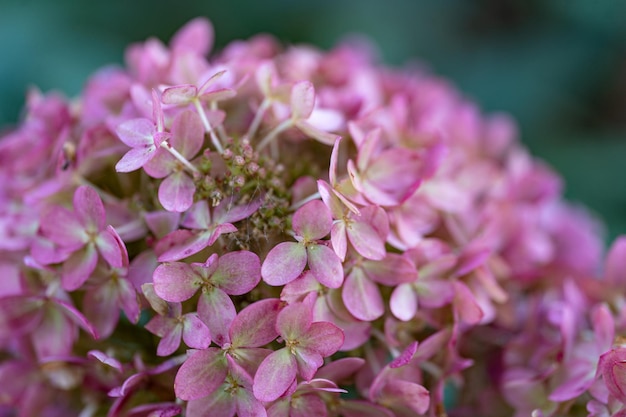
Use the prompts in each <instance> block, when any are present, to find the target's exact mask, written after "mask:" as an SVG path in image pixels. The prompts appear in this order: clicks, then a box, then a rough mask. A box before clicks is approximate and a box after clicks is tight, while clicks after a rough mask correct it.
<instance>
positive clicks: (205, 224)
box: [181, 200, 213, 229]
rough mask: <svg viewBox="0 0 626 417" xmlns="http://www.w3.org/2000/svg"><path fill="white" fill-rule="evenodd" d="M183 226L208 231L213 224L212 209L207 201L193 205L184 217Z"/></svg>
mask: <svg viewBox="0 0 626 417" xmlns="http://www.w3.org/2000/svg"><path fill="white" fill-rule="evenodd" d="M181 224H182V225H183V226H185V227H187V228H189V229H208V228H210V227H211V225H212V224H213V221H212V220H211V209H210V208H209V203H208V201H207V200H200V201H198V202H197V203H195V204H194V205H192V206H191V207H190V208H189V210H188V211H187V213H185V215H184V217H183V221H182V222H181Z"/></svg>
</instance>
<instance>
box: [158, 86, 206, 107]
mask: <svg viewBox="0 0 626 417" xmlns="http://www.w3.org/2000/svg"><path fill="white" fill-rule="evenodd" d="M197 94H198V87H196V86H195V85H192V84H180V85H175V86H173V87H168V88H166V89H165V90H163V94H162V95H161V102H162V103H163V104H174V105H183V104H188V103H191V101H192V100H193V99H194V98H196V95H197Z"/></svg>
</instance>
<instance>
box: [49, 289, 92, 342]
mask: <svg viewBox="0 0 626 417" xmlns="http://www.w3.org/2000/svg"><path fill="white" fill-rule="evenodd" d="M51 300H52V301H54V303H55V304H56V305H57V306H58V307H59V308H60V309H61V310H62V311H63V313H64V315H65V316H66V317H67V318H69V319H70V320H71V321H72V322H74V323H76V324H77V325H78V326H80V328H81V329H83V330H85V331H86V332H87V333H89V334H90V335H91V337H93V338H94V339H97V338H98V337H100V336H99V335H98V332H97V331H96V328H95V327H94V326H93V325H92V324H91V323H90V322H89V320H87V318H86V317H85V316H84V315H83V313H81V312H80V311H79V310H78V309H77V308H76V307H74V306H73V305H72V304H70V303H68V302H67V301H64V300H59V299H58V298H53V299H51Z"/></svg>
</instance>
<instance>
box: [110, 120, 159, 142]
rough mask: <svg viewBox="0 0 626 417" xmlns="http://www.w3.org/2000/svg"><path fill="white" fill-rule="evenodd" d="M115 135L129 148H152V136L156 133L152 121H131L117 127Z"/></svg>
mask: <svg viewBox="0 0 626 417" xmlns="http://www.w3.org/2000/svg"><path fill="white" fill-rule="evenodd" d="M115 133H117V136H118V137H119V138H120V140H121V141H122V142H124V143H125V144H126V145H128V146H130V147H131V148H146V147H149V146H154V138H153V135H154V133H156V128H155V126H154V123H153V122H152V120H149V119H131V120H127V121H126V122H124V123H122V124H121V125H119V126H118V127H117V129H115Z"/></svg>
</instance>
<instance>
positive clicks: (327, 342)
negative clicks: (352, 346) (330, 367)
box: [298, 321, 344, 357]
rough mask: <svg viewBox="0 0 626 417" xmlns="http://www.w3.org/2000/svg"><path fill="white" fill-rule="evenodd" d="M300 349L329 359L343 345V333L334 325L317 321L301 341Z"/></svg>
mask: <svg viewBox="0 0 626 417" xmlns="http://www.w3.org/2000/svg"><path fill="white" fill-rule="evenodd" d="M298 340H299V341H300V343H299V345H298V346H299V347H300V346H302V347H304V348H306V349H309V350H312V351H315V352H317V353H319V354H320V355H322V356H323V357H327V356H330V355H332V354H333V353H335V352H337V351H338V350H339V348H340V347H341V345H343V340H344V336H343V332H342V331H341V329H340V328H339V327H337V326H335V325H334V324H333V323H329V322H327V321H317V322H315V323H312V324H311V327H309V329H308V330H307V332H306V334H304V335H302V336H301V337H300V338H299V339H298Z"/></svg>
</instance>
